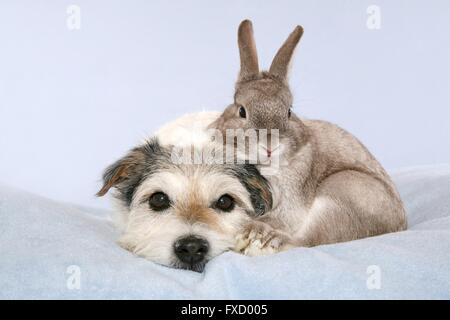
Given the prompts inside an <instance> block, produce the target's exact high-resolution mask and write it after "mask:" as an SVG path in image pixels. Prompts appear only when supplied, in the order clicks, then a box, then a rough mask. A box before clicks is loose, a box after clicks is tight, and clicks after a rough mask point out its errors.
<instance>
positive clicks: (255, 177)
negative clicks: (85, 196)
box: [97, 138, 272, 272]
mask: <svg viewBox="0 0 450 320" xmlns="http://www.w3.org/2000/svg"><path fill="white" fill-rule="evenodd" d="M173 149H174V148H173V146H171V145H170V144H169V143H168V142H167V141H166V142H165V143H164V144H161V143H160V142H159V140H158V138H152V139H150V140H148V141H146V142H144V143H143V144H142V145H140V146H138V147H136V148H134V149H132V150H131V151H129V152H128V154H126V155H125V156H124V157H123V158H121V159H119V160H118V161H116V162H115V163H114V164H112V165H110V166H109V167H108V168H107V169H106V170H105V172H104V175H103V186H102V188H101V190H100V191H99V192H98V193H97V195H98V196H104V195H105V194H106V193H108V191H109V190H110V189H113V190H114V192H112V194H113V198H114V199H115V203H116V206H117V211H118V212H119V219H118V223H119V227H120V229H121V236H120V238H119V241H118V242H119V244H120V245H121V246H122V247H123V248H125V249H127V250H129V251H131V252H133V253H135V254H136V255H138V256H141V257H144V258H146V259H148V260H151V261H153V262H156V263H158V264H162V265H166V266H170V267H174V268H180V269H187V270H192V271H197V272H202V271H203V269H204V267H205V265H206V263H207V262H208V261H209V260H210V259H211V258H213V257H215V256H217V255H219V254H221V253H222V252H224V251H227V250H232V249H233V248H234V247H235V245H236V237H237V236H238V234H239V233H240V232H241V228H242V226H243V225H245V224H246V223H248V222H249V221H251V220H252V219H254V218H256V217H258V216H262V215H264V213H266V212H267V211H270V210H271V208H272V193H271V190H270V185H269V183H268V181H267V180H266V179H265V178H264V177H263V176H262V175H261V174H260V172H259V171H258V170H257V168H256V166H254V165H252V164H236V163H224V164H216V163H208V162H202V163H200V164H194V163H184V162H182V163H178V162H177V161H174V156H173ZM200 151H201V150H200Z"/></svg>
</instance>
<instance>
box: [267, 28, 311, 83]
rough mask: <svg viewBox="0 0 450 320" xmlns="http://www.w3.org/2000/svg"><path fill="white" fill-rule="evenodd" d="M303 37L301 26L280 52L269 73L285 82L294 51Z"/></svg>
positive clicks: (290, 36) (274, 59)
mask: <svg viewBox="0 0 450 320" xmlns="http://www.w3.org/2000/svg"><path fill="white" fill-rule="evenodd" d="M302 35H303V28H302V27H301V26H297V27H296V28H295V29H294V31H292V33H291V34H290V35H289V37H288V38H287V39H286V41H285V42H284V43H283V45H282V46H281V48H280V49H279V50H278V52H277V54H276V55H275V58H273V61H272V65H271V66H270V70H269V73H271V74H272V75H274V76H276V77H277V78H279V79H281V80H285V79H286V78H287V73H288V68H289V62H290V61H291V58H292V54H293V53H294V49H295V47H296V46H297V43H298V42H299V41H300V38H301V37H302Z"/></svg>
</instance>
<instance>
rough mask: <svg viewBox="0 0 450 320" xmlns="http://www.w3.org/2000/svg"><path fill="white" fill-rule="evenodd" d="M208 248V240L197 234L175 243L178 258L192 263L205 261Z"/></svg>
mask: <svg viewBox="0 0 450 320" xmlns="http://www.w3.org/2000/svg"><path fill="white" fill-rule="evenodd" d="M208 249H209V246H208V242H207V241H206V240H204V239H202V238H199V237H195V236H188V237H185V238H181V239H179V240H177V241H176V242H175V245H174V250H175V254H176V256H177V257H178V259H180V260H181V261H182V262H184V263H188V264H190V265H193V264H196V263H199V262H201V261H203V259H205V256H206V254H207V253H208Z"/></svg>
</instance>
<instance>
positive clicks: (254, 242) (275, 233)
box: [235, 221, 294, 256]
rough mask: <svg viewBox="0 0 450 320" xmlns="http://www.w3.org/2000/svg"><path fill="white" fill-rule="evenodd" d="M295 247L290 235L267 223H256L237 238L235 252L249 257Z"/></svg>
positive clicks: (247, 227)
mask: <svg viewBox="0 0 450 320" xmlns="http://www.w3.org/2000/svg"><path fill="white" fill-rule="evenodd" d="M293 247H294V245H293V244H292V241H291V238H290V237H289V235H287V234H286V233H284V232H282V231H280V230H276V229H274V228H272V227H271V226H270V225H268V224H266V223H263V222H259V221H254V222H251V223H250V224H248V225H247V226H246V227H245V228H244V229H243V231H242V232H241V233H240V234H239V235H238V236H237V238H236V247H235V251H237V252H240V253H242V254H245V255H248V256H261V255H268V254H273V253H277V252H281V251H284V250H288V249H290V248H293Z"/></svg>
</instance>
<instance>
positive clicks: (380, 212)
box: [209, 20, 407, 255]
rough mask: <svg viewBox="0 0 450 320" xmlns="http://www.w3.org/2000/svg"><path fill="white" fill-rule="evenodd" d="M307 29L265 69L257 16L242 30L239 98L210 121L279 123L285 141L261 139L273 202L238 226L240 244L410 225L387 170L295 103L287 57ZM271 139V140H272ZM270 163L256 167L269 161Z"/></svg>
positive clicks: (311, 240)
mask: <svg viewBox="0 0 450 320" xmlns="http://www.w3.org/2000/svg"><path fill="white" fill-rule="evenodd" d="M302 34H303V28H302V27H300V26H297V27H296V28H295V30H294V31H293V32H292V33H291V34H290V35H289V37H288V38H287V40H286V41H285V42H284V44H283V45H282V46H281V48H280V49H279V50H278V52H277V54H276V55H275V57H274V59H273V61H272V64H271V66H270V69H269V71H261V72H260V71H259V66H258V57H257V52H256V46H255V41H254V37H253V28H252V23H251V22H250V21H249V20H244V21H243V22H242V23H241V24H240V26H239V30H238V44H239V52H240V72H239V77H238V80H237V83H236V87H235V95H234V103H233V104H231V105H230V106H228V107H227V108H226V109H225V110H224V112H223V113H222V114H221V115H220V116H219V118H217V119H216V120H215V121H214V122H213V123H211V124H210V125H209V128H214V129H219V130H220V131H222V133H225V130H226V129H239V128H240V129H257V130H261V129H267V130H269V129H278V130H279V144H278V145H270V144H269V143H267V144H266V145H263V146H262V148H263V150H265V151H267V158H268V159H269V162H270V158H271V157H273V156H274V154H275V153H278V155H279V158H280V163H279V168H278V171H277V172H276V173H275V174H270V175H266V179H268V181H269V182H270V184H271V188H272V192H273V209H272V210H271V211H270V212H268V213H266V214H265V215H263V216H261V217H259V218H257V219H255V220H253V221H252V222H250V223H249V224H248V225H246V226H245V227H244V228H243V229H242V232H240V233H239V236H238V240H237V245H236V248H235V250H236V251H239V252H242V253H244V254H247V255H263V254H269V253H275V252H279V251H283V250H286V249H289V248H292V247H297V246H302V247H311V246H316V245H321V244H329V243H337V242H342V241H349V240H355V239H360V238H364V237H370V236H375V235H380V234H384V233H389V232H395V231H400V230H405V229H406V227H407V221H406V215H405V209H404V207H403V203H402V201H401V199H400V196H399V194H398V192H397V190H396V188H395V185H394V184H393V182H392V180H391V179H390V177H389V175H388V174H387V173H386V171H385V170H384V169H383V167H382V166H381V165H380V163H379V162H378V161H377V160H376V159H375V158H374V156H373V155H372V154H371V153H370V152H369V151H368V150H367V148H366V147H365V146H364V145H363V144H362V143H361V142H360V141H359V140H358V139H357V138H355V137H354V136H353V135H351V134H350V133H348V132H347V131H345V130H343V129H341V128H339V127H338V126H336V125H334V124H332V123H329V122H326V121H321V120H306V119H301V118H299V117H298V116H297V115H295V114H294V112H292V110H291V106H292V101H293V98H292V94H291V91H290V89H289V84H288V81H287V75H288V68H289V63H290V60H291V58H292V55H293V52H294V49H295V47H296V46H297V43H298V42H299V40H300V38H301V36H302ZM267 140H268V141H269V139H267ZM264 166H265V164H260V165H259V166H258V167H260V168H263V167H264Z"/></svg>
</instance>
